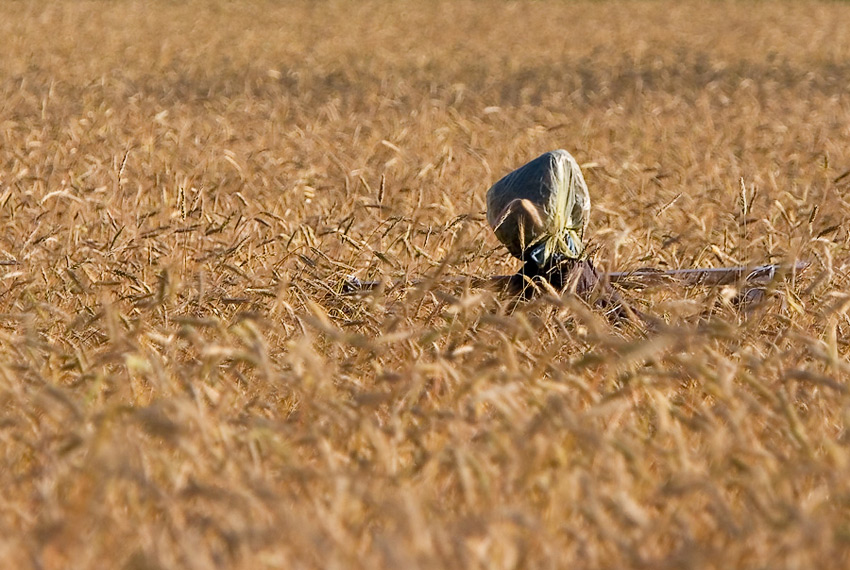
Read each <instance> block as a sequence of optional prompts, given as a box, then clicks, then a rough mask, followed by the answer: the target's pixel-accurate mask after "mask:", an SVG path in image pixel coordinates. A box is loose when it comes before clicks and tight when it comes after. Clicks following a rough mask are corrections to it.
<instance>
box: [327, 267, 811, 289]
mask: <svg viewBox="0 0 850 570" xmlns="http://www.w3.org/2000/svg"><path fill="white" fill-rule="evenodd" d="M808 266H809V263H808V262H805V261H797V262H795V263H793V264H790V265H783V264H772V265H757V266H754V267H749V266H741V267H712V268H696V269H666V270H660V269H653V268H642V269H635V270H634V271H614V272H611V273H600V274H599V280H601V281H607V282H608V283H615V284H617V285H618V286H620V287H622V288H624V289H641V288H646V287H653V286H658V285H679V286H685V287H716V286H720V285H732V284H735V283H742V284H747V285H766V284H768V283H770V282H771V281H772V280H774V279H776V278H783V279H784V278H787V277H788V276H791V275H795V274H797V273H800V272H802V271H803V270H804V269H806V268H807V267H808ZM427 281H428V280H426V279H416V280H413V281H395V282H393V283H391V284H389V285H390V287H400V286H405V285H407V286H417V285H420V284H422V283H426V282H427ZM436 282H437V283H451V284H464V283H469V286H470V287H473V288H495V289H515V288H517V285H518V284H519V287H520V288H521V287H522V285H521V284H522V282H523V278H522V275H520V274H514V275H494V276H492V277H483V278H482V277H466V276H461V275H457V276H450V277H442V278H438V279H437V280H436ZM381 284H382V282H381V281H360V280H359V279H357V278H356V277H349V278H348V280H347V281H346V282H345V283H344V284H343V292H344V293H348V294H354V293H359V292H364V291H370V290H372V289H375V288H377V287H379V286H380V285H381Z"/></svg>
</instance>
